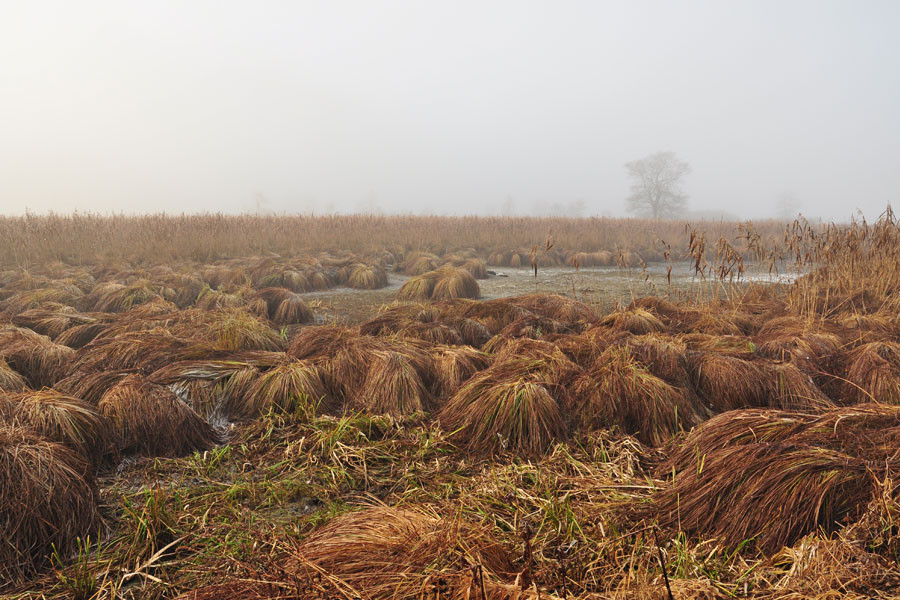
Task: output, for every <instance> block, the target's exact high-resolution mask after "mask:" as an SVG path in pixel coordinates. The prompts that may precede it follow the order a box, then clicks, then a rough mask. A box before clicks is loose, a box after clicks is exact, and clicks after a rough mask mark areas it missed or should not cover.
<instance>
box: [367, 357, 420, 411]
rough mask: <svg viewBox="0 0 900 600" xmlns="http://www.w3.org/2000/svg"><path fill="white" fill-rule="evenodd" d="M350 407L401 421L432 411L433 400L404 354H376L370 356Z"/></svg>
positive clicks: (415, 367) (408, 358) (411, 362)
mask: <svg viewBox="0 0 900 600" xmlns="http://www.w3.org/2000/svg"><path fill="white" fill-rule="evenodd" d="M351 394H352V392H351ZM350 403H351V406H353V407H354V408H358V409H362V410H365V411H366V412H368V413H371V414H376V415H390V416H392V417H403V416H407V415H414V414H418V413H422V412H426V411H429V410H431V408H432V405H433V398H432V396H431V393H430V391H429V386H428V385H427V384H426V381H425V380H424V379H423V377H422V374H421V373H420V370H419V369H418V368H417V366H416V364H415V362H414V361H413V360H411V359H410V357H409V356H408V355H407V354H404V353H401V352H397V351H393V350H378V351H375V352H373V353H372V354H371V355H370V357H369V360H368V367H367V373H366V378H365V380H364V382H363V384H362V386H361V388H359V391H358V392H357V393H355V394H352V395H351V397H350Z"/></svg>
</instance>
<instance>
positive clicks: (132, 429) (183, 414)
mask: <svg viewBox="0 0 900 600" xmlns="http://www.w3.org/2000/svg"><path fill="white" fill-rule="evenodd" d="M98 409H99V410H100V412H101V413H102V414H103V415H104V416H105V417H106V418H108V419H109V420H110V422H111V423H112V425H113V427H114V428H115V430H116V432H117V433H118V436H119V438H120V439H121V440H122V444H123V448H122V451H123V452H124V453H127V454H140V455H143V456H183V455H185V454H190V453H191V452H194V451H197V450H206V449H208V448H211V447H212V446H214V445H215V444H217V443H219V441H220V440H219V435H218V434H217V433H216V431H215V430H214V429H213V428H212V426H211V425H209V423H207V422H206V421H204V420H203V419H202V418H201V417H200V416H199V415H198V414H197V413H196V412H195V411H194V410H193V409H192V408H191V407H190V406H188V405H187V404H185V402H184V401H183V400H181V399H180V398H179V397H178V396H177V395H176V394H175V393H174V392H173V391H171V390H169V389H167V388H165V387H162V386H160V385H157V384H154V383H151V382H150V381H148V380H147V379H145V378H144V377H141V376H138V375H131V376H128V377H126V378H124V379H123V380H122V381H120V382H119V383H117V384H116V385H114V386H113V387H112V388H110V389H109V391H107V392H106V393H105V394H104V395H103V397H102V398H101V399H100V403H99V404H98Z"/></svg>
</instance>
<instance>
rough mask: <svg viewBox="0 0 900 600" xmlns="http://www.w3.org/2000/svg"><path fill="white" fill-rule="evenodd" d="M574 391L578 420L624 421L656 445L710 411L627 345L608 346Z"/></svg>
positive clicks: (591, 425)
mask: <svg viewBox="0 0 900 600" xmlns="http://www.w3.org/2000/svg"><path fill="white" fill-rule="evenodd" d="M571 391H572V395H573V398H574V402H575V407H574V408H575V415H576V417H575V419H576V422H577V424H578V425H580V426H581V427H584V428H586V429H590V430H596V429H598V428H612V427H618V428H619V429H620V430H621V431H622V432H624V433H628V434H630V435H634V436H635V437H637V438H638V439H639V440H641V441H642V442H644V443H646V444H650V445H653V446H659V445H661V444H663V443H664V442H666V441H667V440H669V439H670V438H671V437H672V436H673V435H675V434H676V433H678V432H679V431H687V430H690V429H691V428H692V427H693V426H694V425H697V424H698V423H700V422H702V421H703V420H704V419H705V418H706V417H707V416H708V413H707V411H706V410H705V409H704V407H703V406H702V405H701V404H700V403H699V402H698V401H697V400H696V398H695V397H693V396H692V395H691V394H689V393H688V392H687V391H685V390H684V389H681V388H678V387H674V386H672V385H670V384H668V383H666V382H665V381H664V380H662V379H660V378H659V377H657V376H656V375H654V374H653V373H651V372H650V371H649V370H648V369H647V367H645V366H644V365H643V364H641V363H640V362H638V361H637V360H636V359H635V356H634V354H633V353H632V352H631V350H629V349H628V348H627V347H617V346H613V347H610V348H608V349H607V350H606V351H605V352H604V353H603V354H601V355H600V356H599V357H598V358H597V361H596V362H595V364H594V366H593V367H592V368H591V369H588V370H587V371H585V372H584V373H583V374H582V375H581V376H579V377H578V379H576V380H575V382H574V383H573V385H572V388H571Z"/></svg>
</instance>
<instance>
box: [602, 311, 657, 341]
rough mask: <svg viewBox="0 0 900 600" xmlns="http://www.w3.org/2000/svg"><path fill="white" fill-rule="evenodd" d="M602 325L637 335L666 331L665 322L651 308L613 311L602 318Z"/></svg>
mask: <svg viewBox="0 0 900 600" xmlns="http://www.w3.org/2000/svg"><path fill="white" fill-rule="evenodd" d="M600 324H601V325H605V326H606V327H610V328H612V329H616V330H618V331H627V332H628V333H633V334H635V335H643V334H645V333H659V332H663V331H666V326H665V324H664V323H663V322H662V321H661V320H660V319H659V317H657V316H656V315H654V314H653V313H652V312H650V311H649V310H646V309H643V308H632V309H626V310H620V311H616V312H612V313H610V314H608V315H606V316H605V317H603V318H602V319H601V320H600Z"/></svg>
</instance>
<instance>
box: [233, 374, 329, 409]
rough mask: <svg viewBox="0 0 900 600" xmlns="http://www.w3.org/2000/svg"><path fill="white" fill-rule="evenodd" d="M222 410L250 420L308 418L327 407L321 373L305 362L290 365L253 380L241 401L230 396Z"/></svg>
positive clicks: (326, 394) (326, 393)
mask: <svg viewBox="0 0 900 600" xmlns="http://www.w3.org/2000/svg"><path fill="white" fill-rule="evenodd" d="M228 398H230V399H231V401H230V402H227V403H225V405H224V406H223V409H224V412H225V414H227V415H229V416H234V417H245V418H246V417H253V416H257V415H260V414H264V413H266V412H268V411H274V412H279V413H296V412H304V413H306V414H312V413H315V412H318V411H319V410H323V409H325V408H326V407H327V404H328V392H327V391H326V386H325V383H324V382H323V381H322V373H321V371H320V370H319V369H318V368H317V367H315V366H313V365H311V364H309V363H305V362H301V361H292V362H289V363H286V364H283V365H279V366H277V367H274V368H272V369H269V370H268V371H266V372H264V373H262V374H260V375H259V376H258V377H256V379H255V381H254V382H253V383H252V384H251V385H250V386H249V389H248V390H247V393H246V396H245V397H243V398H240V397H238V396H237V395H234V394H231V395H229V396H228Z"/></svg>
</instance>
